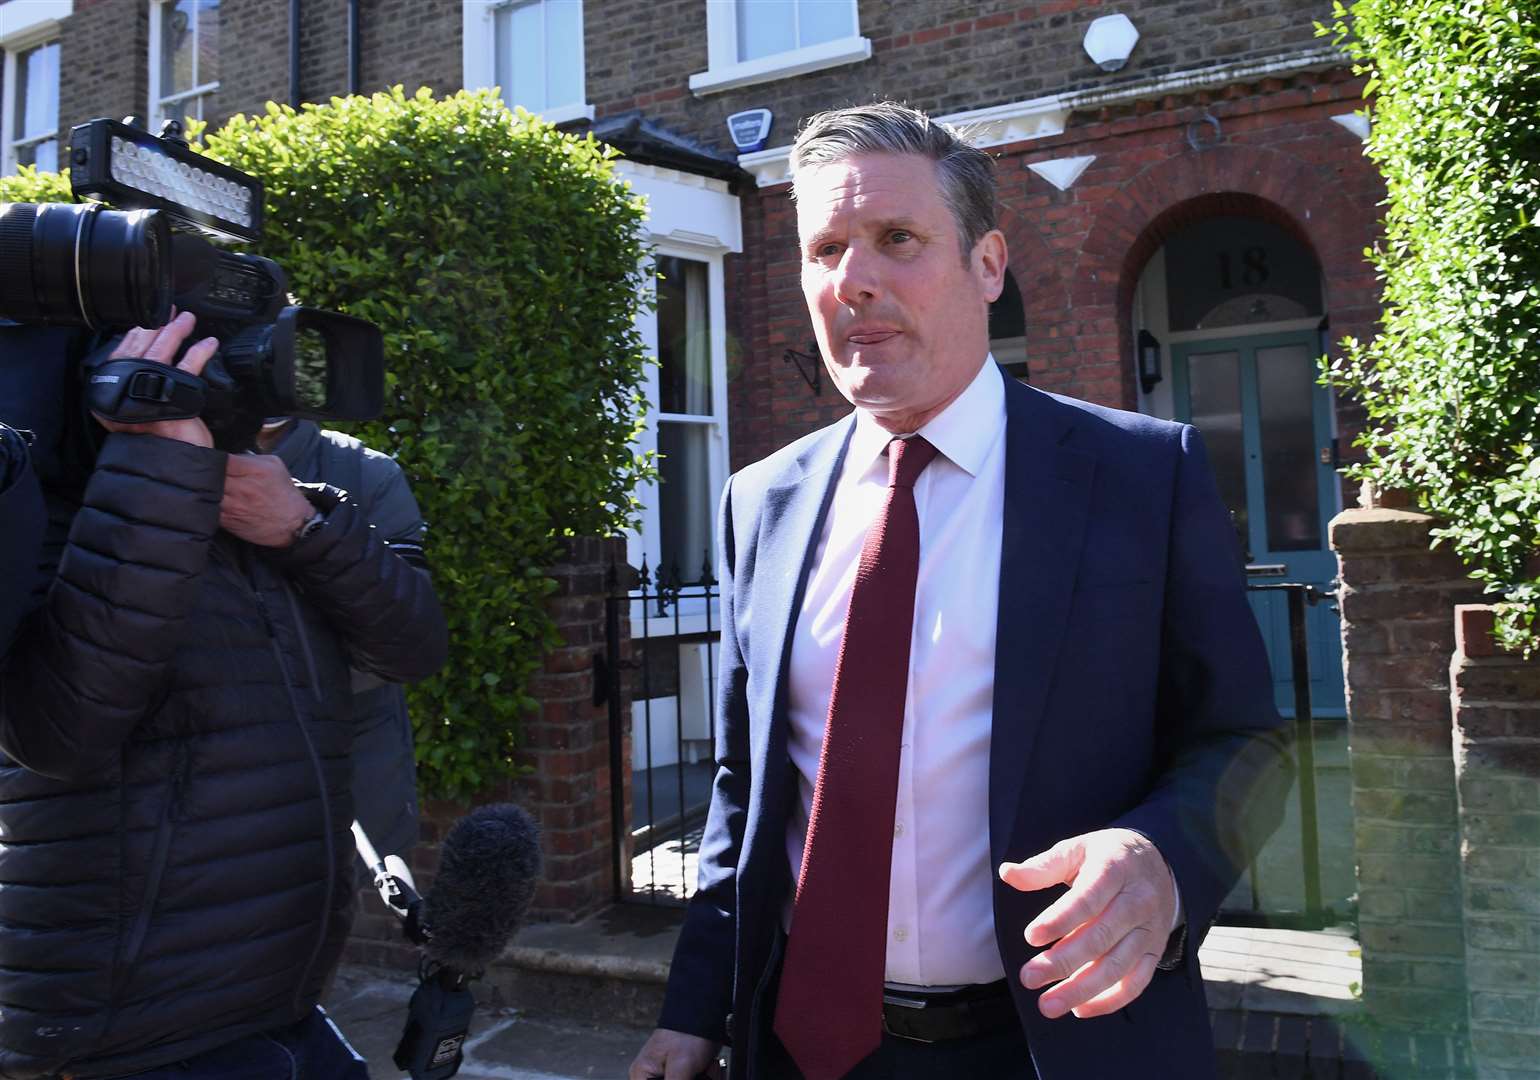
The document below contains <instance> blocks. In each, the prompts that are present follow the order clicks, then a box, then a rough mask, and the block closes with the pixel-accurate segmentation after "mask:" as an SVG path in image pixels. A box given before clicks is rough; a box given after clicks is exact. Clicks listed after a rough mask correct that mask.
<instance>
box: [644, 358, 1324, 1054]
mask: <svg viewBox="0 0 1540 1080" xmlns="http://www.w3.org/2000/svg"><path fill="white" fill-rule="evenodd" d="M853 428H854V418H853V417H849V418H846V419H845V420H843V421H841V422H839V423H837V424H834V425H832V426H831V427H828V428H825V429H823V430H821V431H817V432H814V433H813V434H812V435H809V436H807V437H805V438H803V439H801V440H799V441H798V442H796V443H793V444H792V445H791V446H788V447H786V448H785V449H783V450H781V451H779V452H778V453H775V454H773V455H771V456H770V457H768V458H765V459H764V460H763V461H760V462H757V463H756V464H754V465H751V466H749V467H748V468H746V469H744V470H743V471H742V472H740V473H738V474H737V475H735V476H734V477H733V478H732V480H731V481H730V482H729V484H728V487H727V490H726V491H725V492H724V494H723V500H722V519H721V546H720V549H719V550H720V552H721V556H722V563H723V582H722V644H721V665H720V672H721V683H720V687H719V695H720V710H719V713H718V716H719V717H720V723H719V729H718V734H717V747H716V752H717V774H716V781H715V787H714V789H713V793H712V800H711V809H710V813H709V815H708V818H707V823H706V828H705V834H704V836H703V839H702V841H701V849H700V881H699V891H698V892H697V894H696V895H695V896H694V897H693V899H692V901H691V904H690V907H689V910H688V912H687V915H686V919H685V925H684V928H683V930H682V932H681V936H680V940H679V945H678V948H677V950H676V952H675V955H674V962H673V968H672V971H671V973H670V978H669V985H668V992H667V997H666V1000H665V1005H664V1010H663V1015H662V1017H661V1019H660V1026H662V1027H666V1028H671V1029H674V1030H679V1031H686V1032H690V1033H692V1034H697V1035H702V1036H704V1037H707V1038H710V1039H713V1040H716V1041H731V1042H733V1043H734V1045H735V1049H736V1050H737V1052H736V1053H735V1054H734V1055H733V1057H734V1061H733V1070H732V1073H733V1077H734V1080H740V1078H744V1077H749V1076H752V1075H753V1074H752V1072H751V1071H750V1062H751V1061H752V1060H753V1059H754V1058H755V1056H756V1050H757V1047H756V1045H755V1044H756V1043H757V1041H758V1040H759V1039H760V1038H761V1037H762V1035H761V1032H762V1031H764V1030H766V1029H767V1028H768V1017H769V1016H770V1015H771V1014H773V1012H774V1005H775V1003H774V1001H772V1000H767V998H768V995H767V994H766V993H765V982H766V980H767V978H768V975H769V973H770V970H771V968H772V965H773V957H772V956H771V952H772V949H773V948H774V947H775V945H776V943H777V941H778V940H779V935H778V932H777V931H778V927H779V922H780V917H781V909H782V904H783V903H784V901H785V898H786V896H787V895H788V890H789V888H790V887H791V880H790V871H789V868H788V866H787V858H786V826H787V820H788V816H789V814H790V813H791V810H792V807H793V801H794V800H795V799H796V798H797V782H796V777H795V774H794V771H793V769H792V766H791V763H790V760H789V758H788V756H787V751H786V743H787V723H788V721H787V711H786V697H787V681H788V680H787V664H788V661H789V655H790V641H791V632H792V629H793V626H794V620H795V619H796V618H797V615H798V612H799V610H800V608H801V603H802V597H803V592H804V590H805V588H806V585H807V580H808V575H809V572H810V566H811V561H812V557H813V553H814V551H815V550H816V546H817V543H818V540H819V537H820V535H821V532H822V528H823V522H824V518H825V516H826V513H827V509H828V505H829V501H830V499H831V498H832V494H833V489H834V481H835V479H836V478H837V477H838V475H839V472H840V467H841V464H842V462H843V460H844V455H845V452H846V448H847V446H848V444H849V439H850V433H851V431H852V430H853ZM1006 455H1007V457H1006V468H1005V501H1004V531H1003V535H1002V537H1001V560H1000V580H999V585H998V587H999V590H1000V602H999V624H998V638H997V645H996V660H995V687H994V718H993V729H992V735H991V743H990V763H989V778H990V779H989V788H990V789H989V821H988V823H987V827H988V829H989V836H990V852H991V856H992V859H993V862H994V864H996V865H998V864H999V863H1001V862H1004V861H1008V860H1009V861H1019V860H1021V859H1025V858H1027V857H1028V856H1031V855H1034V854H1036V853H1038V852H1040V851H1043V850H1045V849H1046V848H1049V847H1051V846H1052V845H1053V844H1054V843H1056V842H1058V841H1059V840H1063V839H1065V838H1067V837H1071V836H1075V835H1077V834H1079V833H1084V832H1089V831H1092V830H1095V829H1101V828H1106V827H1109V826H1122V827H1126V828H1131V829H1135V830H1137V831H1139V832H1141V833H1143V834H1145V835H1146V836H1148V837H1149V838H1150V839H1151V840H1152V841H1154V843H1155V845H1156V846H1157V847H1158V848H1159V849H1160V852H1161V854H1162V855H1164V856H1165V858H1166V861H1167V863H1168V864H1169V865H1170V867H1171V869H1172V872H1173V873H1174V875H1175V877H1176V881H1177V887H1178V889H1179V891H1180V893H1181V898H1182V907H1183V911H1184V913H1185V915H1186V919H1187V924H1188V926H1189V928H1190V931H1191V932H1189V934H1188V935H1187V943H1186V946H1185V955H1184V958H1183V963H1182V964H1181V965H1179V966H1178V968H1177V969H1176V970H1174V971H1169V972H1158V973H1157V974H1156V975H1155V977H1154V980H1153V981H1152V982H1151V984H1150V986H1149V988H1148V989H1147V990H1146V991H1145V992H1144V993H1143V994H1142V995H1141V996H1140V997H1139V999H1138V1000H1137V1001H1135V1002H1133V1003H1132V1004H1131V1005H1130V1006H1128V1007H1127V1008H1125V1009H1123V1010H1122V1011H1121V1012H1120V1013H1118V1014H1116V1015H1113V1016H1109V1017H1102V1018H1098V1019H1093V1020H1076V1019H1075V1018H1073V1017H1065V1018H1062V1019H1059V1020H1052V1021H1050V1020H1047V1019H1045V1018H1044V1017H1043V1016H1042V1014H1041V1013H1039V1011H1038V1009H1037V998H1038V993H1039V992H1038V991H1029V990H1026V989H1025V988H1023V987H1022V986H1021V985H1020V981H1019V980H1018V979H1017V978H1016V973H1017V972H1018V971H1019V970H1020V968H1021V965H1022V964H1024V963H1025V962H1026V961H1027V960H1028V959H1029V958H1030V957H1031V956H1032V955H1033V954H1034V952H1035V950H1033V949H1031V948H1030V947H1029V946H1028V945H1027V944H1026V941H1025V939H1024V938H1023V934H1022V931H1023V929H1024V928H1025V927H1026V925H1027V924H1028V923H1029V922H1030V921H1031V920H1032V919H1033V917H1035V916H1036V915H1037V914H1038V913H1039V912H1040V911H1041V910H1042V909H1043V908H1044V907H1046V906H1047V905H1048V904H1049V903H1050V902H1052V900H1054V899H1055V898H1056V897H1057V896H1059V895H1061V893H1062V891H1063V890H1062V889H1050V890H1043V891H1040V892H1031V893H1021V892H1017V891H1016V890H1014V889H1011V888H1009V887H1008V886H1006V885H1004V884H1002V883H1001V882H1000V881H998V880H996V879H992V888H993V890H994V913H995V936H996V939H997V940H998V942H999V947H1000V955H1001V959H1002V961H1003V963H1004V966H1005V970H1006V972H1007V973H1008V976H1009V981H1010V983H1011V986H1012V988H1013V992H1014V995H1015V1000H1016V1006H1017V1012H1018V1014H1019V1015H1020V1017H1021V1022H1022V1026H1023V1029H1024V1030H1025V1032H1026V1035H1027V1039H1028V1043H1029V1045H1030V1046H1031V1048H1032V1055H1033V1059H1034V1062H1035V1063H1036V1066H1037V1069H1038V1073H1039V1075H1040V1076H1041V1078H1042V1080H1086V1078H1100V1077H1118V1076H1126V1075H1141V1076H1157V1077H1166V1076H1170V1077H1181V1078H1182V1080H1194V1078H1202V1077H1206V1076H1212V1075H1213V1070H1214V1065H1213V1047H1212V1041H1211V1035H1210V1032H1209V1027H1208V1012H1207V1009H1206V1007H1205V1003H1204V997H1203V985H1202V979H1201V977H1200V975H1199V973H1198V965H1197V957H1196V951H1197V947H1198V944H1199V942H1200V940H1201V938H1202V936H1203V932H1204V931H1206V929H1207V927H1208V926H1209V924H1210V923H1211V921H1212V919H1213V917H1214V914H1215V912H1216V911H1217V909H1218V907H1219V905H1220V903H1221V902H1222V901H1223V899H1224V897H1225V895H1226V894H1227V893H1228V892H1229V890H1230V888H1231V886H1232V885H1233V883H1234V882H1235V880H1236V878H1237V877H1238V875H1239V873H1240V871H1241V869H1242V868H1243V867H1244V866H1245V864H1246V862H1247V861H1248V859H1249V857H1250V856H1251V854H1252V853H1253V852H1254V851H1255V850H1256V848H1257V847H1258V846H1259V845H1260V843H1261V842H1262V840H1264V839H1265V838H1266V837H1267V836H1268V835H1269V834H1270V833H1271V832H1272V830H1273V829H1274V828H1276V826H1277V823H1278V820H1279V817H1280V816H1281V812H1282V806H1283V800H1284V796H1285V795H1286V794H1287V791H1288V788H1289V783H1290V781H1291V779H1292V769H1293V766H1292V759H1291V757H1290V748H1289V745H1288V740H1287V736H1286V734H1285V729H1284V728H1283V725H1282V720H1281V719H1280V718H1279V715H1278V713H1277V710H1276V709H1275V708H1274V707H1273V698H1272V693H1273V692H1272V683H1271V680H1270V678H1269V675H1268V669H1267V660H1266V656H1265V653H1264V651H1263V646H1262V640H1261V635H1260V633H1259V631H1258V629H1257V626H1256V623H1255V620H1254V619H1253V617H1252V614H1251V611H1250V609H1249V607H1248V605H1247V603H1246V598H1245V593H1244V589H1243V581H1244V578H1243V572H1242V569H1241V564H1240V559H1239V556H1238V552H1237V549H1236V542H1235V534H1234V531H1233V529H1232V528H1231V525H1230V521H1229V517H1228V514H1227V512H1226V510H1225V508H1224V505H1223V503H1222V502H1221V501H1220V498H1219V494H1218V491H1217V489H1216V487H1215V484H1214V479H1213V475H1212V472H1211V470H1210V468H1209V464H1208V459H1207V456H1206V455H1205V453H1204V449H1203V442H1202V439H1201V437H1200V436H1199V435H1198V433H1197V431H1196V430H1194V429H1193V428H1191V427H1189V426H1186V425H1182V424H1173V423H1168V422H1165V421H1161V420H1155V419H1152V418H1150V417H1145V416H1140V415H1137V414H1133V413H1126V412H1119V411H1116V410H1111V409H1104V408H1100V407H1097V406H1093V405H1088V404H1085V403H1083V402H1079V401H1075V400H1072V399H1068V398H1060V397H1056V396H1054V395H1049V394H1045V393H1042V392H1040V391H1038V390H1035V389H1032V388H1029V387H1026V386H1023V385H1021V384H1019V383H1017V382H1015V381H1014V380H1010V379H1007V380H1006ZM981 587H982V586H981ZM979 824H980V827H981V828H982V827H985V823H984V822H980V823H979ZM730 1018H731V1019H730Z"/></svg>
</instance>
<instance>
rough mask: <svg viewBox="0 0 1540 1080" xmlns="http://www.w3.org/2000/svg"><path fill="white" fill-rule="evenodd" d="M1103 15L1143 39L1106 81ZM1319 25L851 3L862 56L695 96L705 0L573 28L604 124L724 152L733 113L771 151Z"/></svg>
mask: <svg viewBox="0 0 1540 1080" xmlns="http://www.w3.org/2000/svg"><path fill="white" fill-rule="evenodd" d="M1113 12H1121V13H1122V14H1125V15H1127V16H1128V17H1129V18H1130V19H1132V20H1133V22H1134V25H1135V26H1137V27H1138V29H1139V33H1140V41H1139V44H1138V46H1137V47H1136V48H1135V50H1134V52H1133V55H1132V56H1131V57H1130V59H1129V63H1128V66H1127V67H1125V68H1124V69H1123V70H1122V71H1119V72H1117V73H1115V74H1107V73H1105V72H1103V71H1102V70H1101V69H1100V68H1098V67H1097V66H1096V65H1095V64H1093V63H1092V62H1091V58H1090V57H1089V56H1087V55H1086V53H1085V50H1084V49H1083V48H1082V47H1081V39H1082V38H1083V37H1084V36H1085V30H1086V27H1087V25H1089V24H1090V23H1091V21H1092V20H1094V19H1096V18H1098V17H1099V16H1102V15H1109V14H1112V13H1113ZM1330 15H1331V3H1330V0H1248V2H1247V3H1244V4H1241V3H1235V2H1234V0H1183V2H1182V3H1175V2H1173V0H1121V2H1119V3H1111V2H1110V0H1108V2H1104V0H1050V2H1038V3H1022V2H1021V0H861V3H860V31H861V35H862V36H863V37H866V38H868V39H869V40H870V41H871V43H872V56H871V58H870V59H869V60H865V61H863V62H861V63H858V64H852V65H848V66H844V67H837V68H831V69H828V70H825V71H818V72H812V73H810V74H807V75H799V76H796V77H795V78H790V79H780V80H776V81H774V82H768V83H759V84H756V85H753V86H746V87H742V88H740V89H737V90H729V91H726V92H723V93H712V94H708V95H705V96H701V97H697V96H696V95H695V94H693V93H692V92H691V91H690V89H689V77H690V76H691V75H693V74H695V73H697V72H702V71H705V70H706V67H707V46H706V25H707V23H706V3H705V0H587V3H585V4H584V10H583V21H584V39H585V44H586V47H587V62H588V66H587V70H586V75H587V81H588V100H589V101H590V102H592V103H593V104H594V106H595V108H596V109H597V111H598V115H599V116H600V117H601V118H602V117H605V116H609V115H612V114H614V113H620V112H626V111H628V110H632V109H640V110H642V111H643V112H644V113H645V114H646V115H647V116H648V117H650V118H652V119H654V120H657V121H658V122H660V123H662V124H664V125H666V126H668V127H670V128H672V129H673V130H675V131H678V132H680V133H681V134H686V135H690V136H692V137H694V138H697V139H700V140H702V141H703V142H706V143H707V144H709V145H711V146H713V147H715V148H716V149H717V150H719V151H721V152H724V153H726V152H729V151H730V150H731V149H732V143H731V140H730V139H729V138H728V135H727V128H726V125H725V123H724V120H725V118H726V117H727V116H729V115H731V114H732V113H735V112H737V111H739V110H740V109H748V108H755V107H760V106H763V107H766V108H769V109H771V110H772V111H773V112H774V113H775V117H776V119H775V127H774V129H773V130H772V131H771V133H770V145H771V146H785V145H788V144H790V142H791V141H792V137H793V136H794V135H795V133H796V129H797V123H798V121H799V120H800V119H801V118H802V117H805V116H808V115H811V114H812V113H815V112H817V111H819V110H820V109H827V108H830V107H832V106H836V105H848V104H856V103H859V102H862V101H870V100H872V98H873V97H894V98H902V99H904V100H906V101H908V102H909V103H910V104H911V105H914V106H916V107H917V108H921V109H925V110H926V111H928V112H936V113H950V112H958V111H962V110H965V109H976V108H982V107H984V106H987V105H998V104H1001V103H1004V102H1008V101H1021V100H1024V99H1027V98H1033V97H1038V96H1040V95H1043V94H1052V93H1057V92H1060V91H1063V90H1072V89H1081V88H1084V87H1091V86H1111V85H1115V84H1117V83H1120V82H1130V81H1137V80H1139V79H1148V78H1154V77H1157V76H1160V75H1164V74H1168V73H1170V72H1172V71H1177V70H1185V69H1189V68H1200V67H1208V66H1211V65H1214V64H1218V63H1223V62H1228V61H1233V60H1239V59H1247V58H1254V57H1259V56H1272V55H1277V54H1282V53H1287V52H1292V51H1298V50H1300V49H1308V48H1317V47H1319V46H1320V45H1321V41H1320V39H1318V38H1316V37H1315V29H1314V24H1315V22H1316V21H1318V20H1323V19H1327V18H1329V17H1330Z"/></svg>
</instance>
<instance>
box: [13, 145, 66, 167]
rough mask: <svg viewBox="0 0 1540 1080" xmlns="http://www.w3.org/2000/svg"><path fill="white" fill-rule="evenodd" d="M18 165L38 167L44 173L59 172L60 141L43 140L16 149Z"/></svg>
mask: <svg viewBox="0 0 1540 1080" xmlns="http://www.w3.org/2000/svg"><path fill="white" fill-rule="evenodd" d="M16 164H18V165H36V166H37V167H38V168H39V169H41V170H42V171H43V172H58V171H59V140H57V139H43V140H42V141H40V142H35V143H28V144H26V145H25V146H18V147H17V148H16Z"/></svg>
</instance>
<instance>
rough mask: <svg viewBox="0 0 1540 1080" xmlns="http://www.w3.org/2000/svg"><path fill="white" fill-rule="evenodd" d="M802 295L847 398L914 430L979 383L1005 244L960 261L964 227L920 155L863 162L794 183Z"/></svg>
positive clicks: (992, 238)
mask: <svg viewBox="0 0 1540 1080" xmlns="http://www.w3.org/2000/svg"><path fill="white" fill-rule="evenodd" d="M796 185H797V233H798V236H799V238H800V240H801V244H802V294H803V295H804V296H805V297H806V298H807V309H808V314H809V315H811V316H812V319H813V329H814V332H815V333H816V335H817V338H818V348H819V351H820V352H822V353H823V357H824V363H825V364H826V365H827V366H828V368H829V374H830V375H831V376H832V377H833V379H834V383H835V385H836V386H838V387H839V390H840V393H842V394H844V395H845V397H846V398H847V399H848V400H849V401H850V403H851V404H853V405H856V406H857V407H859V408H862V409H866V410H867V411H869V412H871V413H872V414H873V415H875V416H876V418H877V419H878V421H879V422H880V423H881V424H882V426H883V427H885V428H887V429H888V430H890V431H895V432H908V431H914V430H916V429H917V428H919V427H920V426H921V425H923V424H924V423H925V422H926V421H928V420H929V419H931V417H933V416H935V415H936V414H937V413H939V412H941V410H942V409H944V408H946V406H947V405H949V404H950V403H951V402H952V400H953V399H954V398H956V397H957V395H958V394H960V393H962V391H963V390H964V389H966V388H967V386H968V384H969V383H970V382H971V381H972V380H973V377H974V376H975V375H976V374H978V370H979V365H980V364H981V363H982V362H983V359H984V356H985V354H986V353H987V351H988V349H989V304H990V303H991V302H992V301H993V300H994V299H995V298H996V297H998V296H999V295H1000V288H1001V284H1002V280H1003V277H1004V272H1005V238H1004V237H1003V236H1001V235H1000V233H999V231H998V230H997V231H994V232H991V233H989V234H987V235H986V236H984V237H983V238H981V239H980V240H979V242H978V243H977V244H976V245H974V248H973V251H972V252H970V253H969V254H968V257H967V259H964V258H963V254H962V249H961V241H960V239H959V237H958V231H957V223H956V220H955V219H954V218H953V217H952V213H951V210H949V209H948V207H947V204H946V202H945V200H944V199H943V198H942V196H941V188H940V186H939V184H938V183H937V179H936V167H935V164H934V163H933V162H931V161H930V160H929V159H928V158H924V157H921V156H919V155H916V154H865V155H860V156H857V157H851V158H847V159H845V160H843V161H837V162H831V163H829V164H826V165H817V166H813V167H811V168H806V169H803V170H801V171H800V172H798V174H797V181H796Z"/></svg>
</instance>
